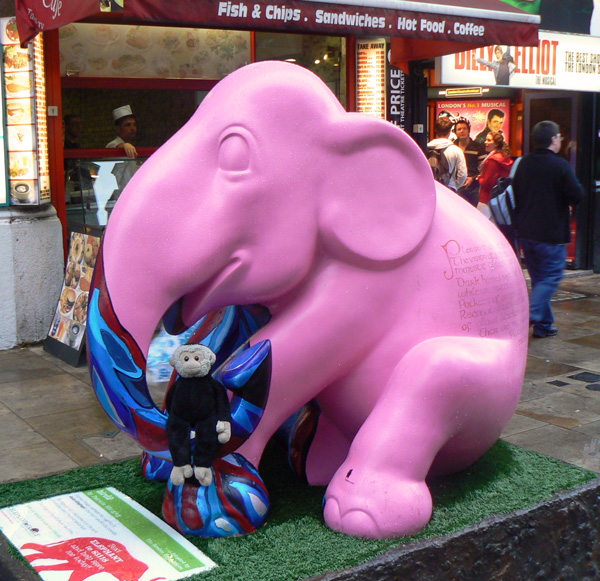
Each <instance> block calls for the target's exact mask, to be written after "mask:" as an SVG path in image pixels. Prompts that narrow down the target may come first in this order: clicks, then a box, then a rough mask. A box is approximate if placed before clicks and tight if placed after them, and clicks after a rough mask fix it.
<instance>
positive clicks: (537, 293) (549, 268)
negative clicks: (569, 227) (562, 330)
mask: <svg viewBox="0 0 600 581" xmlns="http://www.w3.org/2000/svg"><path fill="white" fill-rule="evenodd" d="M519 242H520V243H521V248H522V249H523V255H524V256H525V263H526V264H527V270H528V272H529V276H530V278H531V297H530V299H529V321H530V322H531V323H532V324H533V329H534V331H542V332H543V331H548V330H550V329H551V327H552V323H554V315H553V314H552V308H551V307H550V299H551V298H552V296H553V295H554V293H555V292H556V289H557V288H558V285H559V283H560V281H561V280H562V277H563V272H564V269H565V264H566V258H567V246H566V244H547V243H545V242H536V241H535V240H526V239H524V238H521V239H520V240H519Z"/></svg>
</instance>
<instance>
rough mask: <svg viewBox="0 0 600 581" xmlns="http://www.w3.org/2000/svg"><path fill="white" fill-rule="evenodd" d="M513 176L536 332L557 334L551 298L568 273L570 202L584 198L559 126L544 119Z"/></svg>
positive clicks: (531, 313) (540, 336) (516, 209)
mask: <svg viewBox="0 0 600 581" xmlns="http://www.w3.org/2000/svg"><path fill="white" fill-rule="evenodd" d="M531 137H532V140H533V145H534V147H535V150H534V151H533V152H531V153H529V154H528V155H525V156H524V157H523V158H522V159H521V162H520V163H519V166H518V168H517V171H516V172H515V176H514V179H513V191H514V194H515V218H516V225H517V232H518V234H519V242H520V245H521V248H522V250H523V255H524V257H525V263H526V265H527V270H528V272H529V276H530V278H531V297H530V307H529V322H530V324H531V325H533V336H534V337H537V338H542V337H551V336H553V335H556V333H557V332H558V329H557V328H556V327H555V326H554V324H553V323H554V315H553V313H552V308H551V306H550V300H551V299H552V296H553V295H554V293H555V292H556V290H557V288H558V285H559V283H560V281H561V280H562V277H563V272H564V268H565V265H566V256H567V244H568V243H569V242H570V240H571V228H570V207H571V206H573V205H576V204H578V203H579V202H581V200H583V198H584V191H583V187H582V186H581V184H580V183H579V181H578V180H577V178H576V177H575V173H574V172H573V169H572V168H571V166H570V164H569V162H567V161H566V160H565V159H562V158H561V157H559V156H558V152H559V151H560V148H561V146H562V136H561V134H560V127H559V126H558V125H557V124H556V123H554V122H553V121H541V122H540V123H538V124H537V125H536V126H535V127H534V128H533V131H532V134H531Z"/></svg>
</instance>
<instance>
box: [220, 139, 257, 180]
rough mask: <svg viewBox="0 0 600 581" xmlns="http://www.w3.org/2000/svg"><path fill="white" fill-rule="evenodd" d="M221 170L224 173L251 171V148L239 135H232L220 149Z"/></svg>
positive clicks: (222, 143)
mask: <svg viewBox="0 0 600 581" xmlns="http://www.w3.org/2000/svg"><path fill="white" fill-rule="evenodd" d="M219 168H220V169H222V170H224V171H246V170H248V169H250V147H249V146H248V142H247V141H246V139H245V138H244V137H243V136H242V135H240V134H239V133H231V134H229V135H228V136H227V137H225V139H223V141H221V147H220V148H219Z"/></svg>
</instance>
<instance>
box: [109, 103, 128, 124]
mask: <svg viewBox="0 0 600 581" xmlns="http://www.w3.org/2000/svg"><path fill="white" fill-rule="evenodd" d="M129 115H133V112H132V111H131V106H130V105H123V106H122V107H117V108H116V109H115V110H114V111H113V112H112V116H113V119H114V120H115V121H118V120H119V119H121V118H123V117H128V116H129Z"/></svg>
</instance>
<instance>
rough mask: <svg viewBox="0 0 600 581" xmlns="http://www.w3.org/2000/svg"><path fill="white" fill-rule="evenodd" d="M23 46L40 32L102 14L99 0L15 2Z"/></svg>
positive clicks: (20, 0) (22, 0)
mask: <svg viewBox="0 0 600 581" xmlns="http://www.w3.org/2000/svg"><path fill="white" fill-rule="evenodd" d="M15 4H16V9H17V29H18V30H19V39H20V40H21V45H25V44H26V43H28V42H29V41H30V40H31V39H33V38H35V35H36V34H37V33H38V32H43V31H44V30H52V29H53V28H59V27H60V26H66V25H67V24H69V23H70V22H75V21H77V20H81V19H82V18H87V17H88V16H93V15H94V14H98V13H99V12H100V1H99V0H15Z"/></svg>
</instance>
